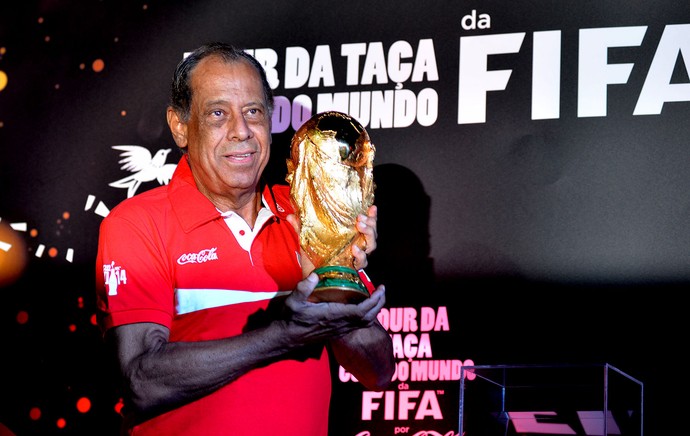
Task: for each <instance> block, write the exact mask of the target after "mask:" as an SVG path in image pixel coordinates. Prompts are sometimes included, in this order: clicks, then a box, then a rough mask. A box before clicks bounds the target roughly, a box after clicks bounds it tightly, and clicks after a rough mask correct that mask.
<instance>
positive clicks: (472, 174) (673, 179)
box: [0, 0, 690, 436]
mask: <svg viewBox="0 0 690 436" xmlns="http://www.w3.org/2000/svg"><path fill="white" fill-rule="evenodd" d="M6 9H7V8H6ZM11 9H12V11H10V10H9V9H8V10H6V11H4V12H3V13H2V14H0V147H2V154H1V155H0V248H2V250H0V301H1V303H0V332H1V333H0V335H2V336H0V337H1V338H2V344H3V347H2V348H3V350H5V351H3V353H2V356H3V358H2V360H3V363H4V365H3V367H4V368H5V369H4V370H3V371H2V375H1V376H0V424H2V425H4V426H5V427H7V429H8V430H6V432H8V434H12V433H14V434H17V435H28V434H73V435H76V434H99V435H106V434H113V435H114V434H116V433H117V426H118V424H119V417H118V415H117V411H116V410H117V404H118V401H119V395H118V393H117V389H116V386H115V382H114V380H113V377H112V367H111V364H112V363H111V361H110V360H109V359H108V358H107V356H105V354H104V350H103V348H102V344H101V343H100V338H99V334H98V331H97V329H96V327H95V325H94V319H93V314H94V291H93V280H94V274H95V271H96V268H95V265H94V260H95V250H96V243H97V236H98V225H99V223H100V221H101V219H102V217H103V215H104V214H106V213H107V210H108V209H110V208H112V207H114V206H115V205H116V204H117V203H118V202H120V201H122V200H123V199H124V198H126V197H127V191H126V190H125V189H121V188H116V187H112V186H110V184H111V183H113V182H115V181H117V180H119V179H121V178H123V177H125V176H127V175H129V172H128V171H126V170H124V169H122V168H121V166H122V165H121V164H120V163H119V160H120V159H121V157H120V151H119V150H117V149H114V148H113V147H114V146H116V145H138V146H142V147H145V148H146V149H148V150H150V151H151V152H152V153H155V152H156V151H157V150H159V149H164V148H172V149H174V148H175V145H174V143H173V141H172V140H171V137H170V134H169V132H168V130H167V126H166V124H165V116H164V113H165V107H166V103H167V97H168V87H169V82H170V78H171V76H172V71H173V69H174V67H175V65H176V64H177V62H178V61H179V60H180V59H181V57H182V55H183V53H184V52H186V51H190V50H192V49H194V48H195V47H197V46H198V45H200V44H201V43H203V42H207V41H211V40H223V41H226V42H231V43H234V44H236V45H238V46H240V47H243V48H247V49H264V51H263V52H262V53H264V54H266V53H268V54H271V53H273V54H275V59H274V61H275V63H274V64H271V68H272V69H274V70H275V72H276V77H275V78H276V79H277V82H276V88H275V90H274V92H275V94H276V95H277V96H280V97H281V98H282V100H281V101H283V102H291V103H293V105H292V107H293V108H294V110H291V112H290V114H289V115H290V116H293V115H295V114H296V110H297V109H300V108H304V110H305V114H309V113H314V112H316V111H317V110H319V106H318V101H319V98H324V97H329V96H331V95H332V94H336V93H346V94H343V95H347V96H348V97H349V99H350V101H354V99H355V98H358V97H359V98H366V96H368V95H371V96H373V98H374V100H375V99H376V98H379V99H380V100H381V101H380V102H375V103H373V104H371V105H370V109H371V111H370V112H371V114H373V115H374V116H375V117H376V116H381V114H385V113H386V108H387V107H388V106H387V105H386V103H384V102H383V101H384V100H385V99H386V98H389V97H387V96H390V95H393V96H395V95H397V96H399V97H397V98H398V99H400V98H402V97H400V96H401V95H404V94H403V93H402V92H401V91H410V92H411V94H412V95H414V98H416V99H417V101H424V102H425V105H420V106H419V107H416V108H414V109H413V106H408V107H407V112H405V114H408V115H409V114H412V115H414V116H413V117H412V118H411V120H412V121H410V122H407V121H405V117H404V116H403V115H402V114H397V115H396V116H394V117H391V118H390V119H391V121H393V120H397V122H398V123H402V125H398V126H396V125H395V124H391V125H387V124H386V123H385V120H386V119H387V118H386V116H385V115H383V118H384V122H383V123H379V122H378V121H376V123H375V124H374V123H369V122H365V121H363V123H365V124H366V126H365V127H366V128H367V130H368V132H369V135H370V137H371V138H372V141H373V142H374V143H375V145H376V147H377V155H376V165H377V167H376V183H377V191H376V202H377V204H378V205H379V207H380V212H379V229H380V238H379V243H380V245H379V249H378V251H377V252H376V253H375V254H374V255H373V256H372V258H371V259H370V261H371V264H370V268H369V270H370V271H369V272H370V275H371V276H372V278H373V279H374V281H376V282H381V283H386V284H387V287H388V304H387V309H389V310H390V311H391V313H393V312H395V311H396V310H398V309H400V310H403V309H408V310H409V309H412V310H414V311H415V319H416V320H420V319H421V318H420V317H421V315H420V314H421V312H422V308H423V307H428V308H431V309H433V312H434V313H436V314H439V313H440V314H444V313H445V314H447V323H446V324H445V325H442V326H440V327H439V328H438V329H437V330H436V331H431V332H427V334H426V335H425V334H423V333H422V332H421V331H419V330H417V331H412V330H409V331H402V332H391V333H398V334H399V336H398V337H399V338H400V339H401V340H402V338H404V337H407V338H408V340H409V339H410V338H412V339H414V338H416V339H417V340H418V341H425V340H428V343H429V344H430V348H429V350H428V353H427V354H425V355H415V356H414V357H410V356H406V355H403V354H404V351H402V349H401V351H400V353H401V354H400V355H398V356H396V357H397V358H398V360H399V362H410V363H412V362H413V361H414V362H422V361H426V360H448V361H459V362H464V364H468V362H469V361H472V362H474V363H475V364H477V365H480V364H481V365H490V364H523V363H524V364H536V363H539V364H542V363H549V364H564V363H568V364H571V363H610V364H612V365H614V366H616V367H617V368H620V369H621V370H623V371H625V372H627V373H629V374H630V375H632V376H634V377H635V378H637V379H639V380H641V381H642V382H644V386H645V411H644V421H645V432H646V434H648V435H652V436H654V435H666V434H682V433H683V432H686V431H687V430H686V426H685V425H684V423H683V420H682V419H680V418H679V415H678V412H680V411H682V410H684V407H683V406H684V405H686V404H687V400H685V399H683V398H682V396H681V394H680V393H682V392H683V390H684V387H685V385H686V383H685V382H684V381H683V377H682V360H681V351H682V348H683V347H684V346H683V343H684V332H685V331H686V330H687V328H686V323H685V317H684V315H685V310H684V307H683V305H682V301H681V298H682V295H683V294H682V291H683V290H684V289H685V288H686V287H687V285H688V283H689V282H690V268H689V266H690V250H688V246H689V243H690V231H689V230H688V226H687V225H686V223H687V222H688V218H689V217H690V201H689V199H688V196H687V194H686V192H687V187H688V186H689V184H690V172H688V171H687V169H688V168H690V153H688V151H687V138H688V137H690V123H689V122H688V121H689V119H690V116H689V115H690V89H689V88H690V77H689V74H688V60H689V59H690V42H689V41H690V30H689V27H690V24H688V23H690V10H689V9H688V7H687V5H686V4H685V3H683V2H678V1H671V0H662V1H656V2H640V1H634V2H629V1H617V0H605V1H597V2H590V1H582V2H548V1H540V0H537V1H529V2H501V1H494V0H491V1H481V2H480V1H431V2H415V1H379V2H369V1H367V2H365V1H350V2H341V3H324V2H317V1H304V2H268V1H258V2H252V3H250V4H246V3H238V2H221V1H214V0H206V1H199V2H177V1H167V2H163V1H156V0H153V1H150V2H139V1H136V2H115V1H83V2H80V1H35V2H23V3H22V4H17V5H14V6H13V7H12V8H11ZM590 29H601V30H600V32H601V33H599V34H597V36H596V37H595V38H593V41H589V40H588V39H587V35H590V34H591V32H593V31H592V30H590ZM546 32H549V33H546ZM673 32H676V33H675V34H674V33H673ZM549 35H550V37H551V38H553V36H554V35H557V36H558V39H555V40H554V39H552V41H556V42H557V44H555V46H553V47H552V48H551V49H549V50H547V49H545V48H543V47H542V46H540V45H539V41H542V40H543V39H542V38H543V37H545V36H549ZM492 36H496V37H497V38H498V41H496V42H494V39H492V38H491V37H492ZM480 38H483V39H480ZM615 38H619V39H615ZM477 40H478V41H479V43H478V44H477V47H479V50H482V49H486V48H487V47H490V46H491V47H493V50H494V51H491V50H492V49H489V53H488V55H487V58H488V60H487V61H486V66H485V67H486V69H487V70H489V71H491V72H495V71H504V72H505V71H510V75H509V77H507V80H506V81H505V83H504V85H503V86H498V85H496V82H495V81H496V80H498V79H497V78H496V77H495V76H491V75H490V74H488V73H484V74H483V75H482V74H480V73H477V72H476V70H477V69H480V70H481V68H482V57H481V56H479V55H477V52H476V51H475V52H472V48H470V47H469V44H470V43H471V42H472V41H477ZM516 41H517V42H516ZM607 41H608V42H607ZM420 42H423V43H422V44H421V45H420ZM349 44H361V45H360V46H358V47H364V48H365V49H366V54H364V55H362V56H361V57H359V58H358V60H359V62H358V63H357V64H356V65H355V64H354V63H353V61H352V59H354V58H352V59H351V61H350V63H348V60H347V57H345V56H342V54H341V48H342V47H343V46H347V47H351V46H350V45H349ZM401 44H402V45H403V46H407V45H409V47H410V48H411V50H412V54H411V57H409V58H404V59H403V60H404V61H405V62H407V63H408V64H409V65H410V66H414V67H416V68H419V71H422V72H424V74H421V75H420V78H419V80H413V79H412V78H407V77H404V78H403V79H400V78H399V77H396V76H395V74H394V72H393V73H392V72H391V71H393V70H394V68H393V67H394V66H395V63H394V62H393V63H389V62H391V59H394V58H395V57H394V56H393V55H392V51H391V52H389V50H391V49H392V48H393V47H400V46H401ZM464 44H467V45H464ZM491 44H494V45H493V46H492V45H491ZM294 47H299V48H301V49H302V50H300V52H301V53H307V55H308V58H307V59H308V62H307V63H306V64H305V63H301V64H300V66H299V71H304V70H305V69H307V70H309V73H310V75H311V76H313V77H314V78H315V79H316V78H319V77H321V78H324V77H326V78H328V77H330V74H329V73H330V72H332V77H333V83H332V84H331V83H328V82H326V81H324V80H317V81H316V82H314V83H313V84H310V83H309V82H308V81H306V80H305V81H304V82H299V81H298V80H297V79H295V80H296V81H298V82H299V83H298V84H297V85H296V86H291V85H290V80H288V76H289V75H290V74H292V73H296V71H297V70H295V69H292V70H290V68H289V66H290V65H292V64H290V63H289V61H290V60H294V59H295V58H290V59H289V56H288V53H294V52H295V51H291V50H296V49H292V48H294ZM420 47H422V48H421V49H420ZM461 47H462V48H461ZM607 47H608V48H607ZM324 53H326V54H329V55H330V58H326V57H324ZM471 53H474V54H475V55H474V56H471ZM317 59H318V61H319V62H316V60H317ZM417 59H418V60H419V61H418V63H417V64H416V65H415V60H417ZM535 59H537V60H538V63H537V66H535V64H534V60H535ZM663 59H666V61H667V62H666V64H665V65H666V66H664V64H663V62H662V60H663ZM325 60H327V62H326V61H325ZM539 62H541V63H539ZM607 64H608V65H607ZM543 65H549V66H550V69H549V70H548V74H546V75H545V76H544V77H540V78H539V79H538V80H536V82H535V81H533V77H535V72H538V71H544V70H542V69H541V68H540V66H543ZM614 65H615V66H616V68H625V65H627V66H628V68H629V71H628V73H626V72H624V71H622V70H620V69H619V70H614ZM588 67H593V68H594V69H593V70H592V69H588ZM292 68H294V65H292ZM329 68H330V70H329ZM465 68H467V69H465ZM286 69H288V70H289V71H286ZM473 69H474V70H475V72H474V73H473V72H472V70H473ZM607 71H608V73H607ZM355 72H356V73H357V74H355V76H356V80H355V81H354V83H349V82H348V81H347V77H348V73H350V74H353V73H355ZM434 72H436V73H437V75H434V74H433V73H434ZM607 74H609V76H607ZM366 77H369V78H371V81H370V82H367V81H366V80H365V78H366ZM606 77H609V78H606ZM396 80H402V82H401V83H397V82H396ZM553 80H556V85H555V87H554V88H551V89H555V90H556V91H557V92H555V93H552V94H551V96H552V99H551V100H550V101H551V103H553V105H552V106H550V107H551V108H552V109H551V116H550V117H546V118H544V119H541V118H540V117H539V116H535V115H534V114H535V112H533V109H532V104H533V101H535V92H536V93H537V94H538V93H539V90H541V89H544V87H545V86H547V84H548V83H550V82H549V81H553ZM492 81H493V82H492ZM646 81H647V83H645V82H646ZM468 83H473V85H467V84H468ZM489 83H493V85H489ZM597 83H599V84H603V85H601V86H600V87H599V88H597V87H596V84H597ZM483 86H486V87H488V88H491V86H493V87H494V89H495V88H498V89H496V90H495V91H494V90H489V91H487V92H486V93H480V94H478V95H471V94H467V93H468V92H469V91H471V90H474V89H477V88H481V87H483ZM535 90H536V91H535ZM396 91H398V93H397V94H395V92H396ZM664 92H667V94H664ZM406 95H407V96H408V97H409V95H410V94H406ZM428 96H431V97H432V98H431V99H428V100H427V99H426V97H428ZM482 96H485V107H483V104H484V103H483V102H482V98H483V97H482ZM643 96H644V97H645V98H647V97H651V98H652V100H653V99H654V98H655V97H656V99H657V101H661V102H662V103H663V104H661V105H660V106H659V108H658V110H656V112H654V113H647V114H639V112H638V114H636V108H637V107H638V105H639V104H640V103H639V101H640V100H641V97H643ZM660 96H661V97H660ZM390 98H393V97H390ZM597 98H599V101H600V103H601V101H603V103H601V104H600V106H598V107H599V109H596V106H595V103H596V101H597ZM375 101H376V100H375ZM309 102H311V103H312V107H311V108H310V107H309ZM364 106H366V105H364ZM393 106H394V105H393ZM539 107H540V108H542V109H543V108H544V107H545V105H541V106H539ZM645 107H649V105H647V106H645ZM284 109H285V108H284ZM360 109H361V106H360ZM465 109H467V110H469V111H470V112H472V113H475V114H483V115H484V118H483V119H481V120H474V121H471V122H467V121H460V120H459V114H460V113H461V112H462V111H463V110H465ZM364 112H366V111H364ZM287 115H288V114H286V113H282V116H284V117H285V116H287ZM353 115H354V114H353ZM303 119H305V115H304V114H303V116H302V120H303ZM286 120H287V118H282V119H281V121H286ZM299 121H300V117H299V116H297V115H295V121H294V122H293V124H292V125H288V124H282V123H278V122H274V126H285V127H282V128H281V129H279V130H278V131H276V132H275V133H274V141H273V149H272V159H273V160H272V162H271V164H270V166H269V177H270V178H271V179H272V180H274V181H278V182H280V181H282V178H283V177H284V173H285V165H284V159H285V157H286V155H287V151H288V147H289V142H290V138H291V136H292V134H293V133H294V129H295V125H298V124H299ZM176 153H177V152H176V151H175V150H173V152H172V153H171V154H170V155H169V156H168V160H167V162H168V163H171V164H174V163H176V161H177V156H178V155H177V154H176ZM155 186H158V183H157V182H156V181H151V182H147V183H144V184H142V185H141V186H140V187H139V189H138V191H137V192H142V191H144V190H146V189H150V188H152V187H155ZM407 351H409V352H411V351H410V350H407ZM337 372H338V371H337V368H334V375H335V376H336V377H337V375H338V374H337ZM427 375H428V373H427ZM458 385H459V383H458V380H457V379H455V380H427V381H418V382H409V381H408V383H407V386H404V387H401V386H400V385H399V384H396V385H395V386H394V389H393V390H394V391H395V394H396V395H400V393H401V391H404V390H410V389H411V390H419V391H420V392H432V391H433V392H435V393H436V395H437V397H438V401H439V410H440V411H441V412H442V415H443V417H442V418H439V417H425V418H420V419H414V418H412V417H410V418H409V419H398V418H396V419H384V418H383V415H381V414H380V412H379V413H378V414H374V417H373V419H372V420H371V421H367V420H363V419H362V416H361V413H362V403H363V398H364V396H365V394H366V393H363V392H362V391H361V389H359V387H358V386H357V385H356V384H354V383H351V382H340V381H337V382H336V383H335V396H334V401H333V404H334V416H333V419H332V421H333V434H334V435H350V434H357V432H361V431H365V430H369V431H371V432H372V434H375V435H378V434H392V433H393V432H394V430H395V428H408V432H409V433H412V432H413V431H431V430H432V429H433V430H435V431H437V432H439V433H442V434H446V433H447V432H449V431H452V430H453V429H454V430H455V431H457V419H458V417H457V415H458V411H457V407H458V398H457V397H458V393H457V392H458ZM82 398H86V399H88V400H89V402H90V407H86V408H85V409H83V410H82V411H80V410H79V409H78V405H82V404H83V403H80V402H79V400H80V399H82ZM396 398H397V397H396ZM397 406H398V404H397V403H396V407H397ZM39 411H40V416H39V414H38V412H39ZM60 419H64V420H65V421H64V423H65V426H64V428H60V427H61V426H62V421H59V420H60ZM3 431H5V430H2V429H0V434H4V433H3Z"/></svg>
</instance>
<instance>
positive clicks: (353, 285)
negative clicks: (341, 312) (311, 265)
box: [309, 265, 369, 303]
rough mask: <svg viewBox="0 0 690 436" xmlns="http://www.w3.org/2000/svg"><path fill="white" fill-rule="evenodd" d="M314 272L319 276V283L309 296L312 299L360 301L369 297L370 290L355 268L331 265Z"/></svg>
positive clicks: (315, 300)
mask: <svg viewBox="0 0 690 436" xmlns="http://www.w3.org/2000/svg"><path fill="white" fill-rule="evenodd" d="M314 272H315V273H316V274H317V275H318V276H319V283H317V285H316V288H315V289H314V292H313V293H312V294H311V296H310V297H309V300H310V301H313V302H329V303H359V302H360V301H362V300H364V299H366V298H368V297H369V291H368V290H367V288H366V286H365V285H364V282H362V279H360V278H359V274H358V273H357V271H355V270H354V269H353V268H349V267H346V266H337V265H330V266H322V267H321V268H317V269H315V270H314Z"/></svg>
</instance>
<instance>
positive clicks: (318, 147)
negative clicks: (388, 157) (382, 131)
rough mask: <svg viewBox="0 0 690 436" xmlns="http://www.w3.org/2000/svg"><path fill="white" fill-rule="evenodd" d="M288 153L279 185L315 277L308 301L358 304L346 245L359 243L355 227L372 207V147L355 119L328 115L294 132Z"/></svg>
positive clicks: (359, 287)
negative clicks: (286, 187) (284, 186)
mask: <svg viewBox="0 0 690 436" xmlns="http://www.w3.org/2000/svg"><path fill="white" fill-rule="evenodd" d="M290 150H291V154H290V159H287V167H288V174H287V176H286V178H285V180H286V181H287V182H288V183H289V184H290V195H291V197H292V200H293V201H294V203H295V206H296V207H297V215H298V216H299V219H300V222H301V225H302V226H301V230H300V235H299V238H300V245H301V246H302V250H303V251H304V253H306V255H307V256H308V257H309V260H311V262H312V263H313V264H314V267H315V268H316V269H315V270H314V272H315V273H317V274H318V276H319V283H318V285H317V286H316V289H315V290H314V292H313V293H312V300H313V301H333V302H341V303H348V302H353V303H354V302H359V301H361V300H363V299H365V298H367V297H369V291H368V290H367V288H366V286H365V285H364V283H363V282H362V280H361V279H360V277H359V274H358V272H357V271H356V270H355V268H354V265H353V263H354V256H353V255H352V251H351V248H350V246H351V244H352V243H353V242H355V243H357V244H361V245H360V246H362V245H363V244H365V242H364V238H363V237H362V236H360V234H359V232H358V231H357V229H356V227H355V226H356V222H357V215H358V214H360V213H363V214H366V213H367V209H368V208H369V206H370V205H372V204H373V202H374V180H373V179H374V177H373V163H374V154H375V152H376V148H375V147H374V144H372V143H371V141H370V140H369V135H368V134H367V132H366V130H364V127H362V125H361V124H360V123H359V122H358V121H357V120H355V119H354V118H352V117H350V116H349V115H347V114H344V113H341V112H335V111H328V112H321V113H318V114H316V115H314V116H313V117H311V118H310V119H309V120H308V121H307V122H306V123H304V124H303V125H302V127H300V128H299V129H298V130H297V131H296V132H295V135H294V136H293V138H292V143H291V149H290ZM356 238H359V239H361V241H360V240H357V241H355V239H356Z"/></svg>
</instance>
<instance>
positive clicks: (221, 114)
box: [211, 110, 223, 118]
mask: <svg viewBox="0 0 690 436" xmlns="http://www.w3.org/2000/svg"><path fill="white" fill-rule="evenodd" d="M211 115H213V116H214V117H216V118H218V117H222V116H223V111H220V110H218V111H212V112H211Z"/></svg>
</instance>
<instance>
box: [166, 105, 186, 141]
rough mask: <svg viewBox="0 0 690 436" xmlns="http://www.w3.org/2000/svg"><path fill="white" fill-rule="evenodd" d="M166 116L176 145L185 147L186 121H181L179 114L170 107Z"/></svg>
mask: <svg viewBox="0 0 690 436" xmlns="http://www.w3.org/2000/svg"><path fill="white" fill-rule="evenodd" d="M166 117H167V119H168V126H169V127H170V132H172V136H173V139H174V140H175V143H176V144H177V146H178V147H180V148H185V147H187V123H185V122H184V121H182V119H181V118H180V115H179V114H178V113H177V112H176V111H175V110H174V109H173V108H171V107H169V108H168V111H167V113H166Z"/></svg>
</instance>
